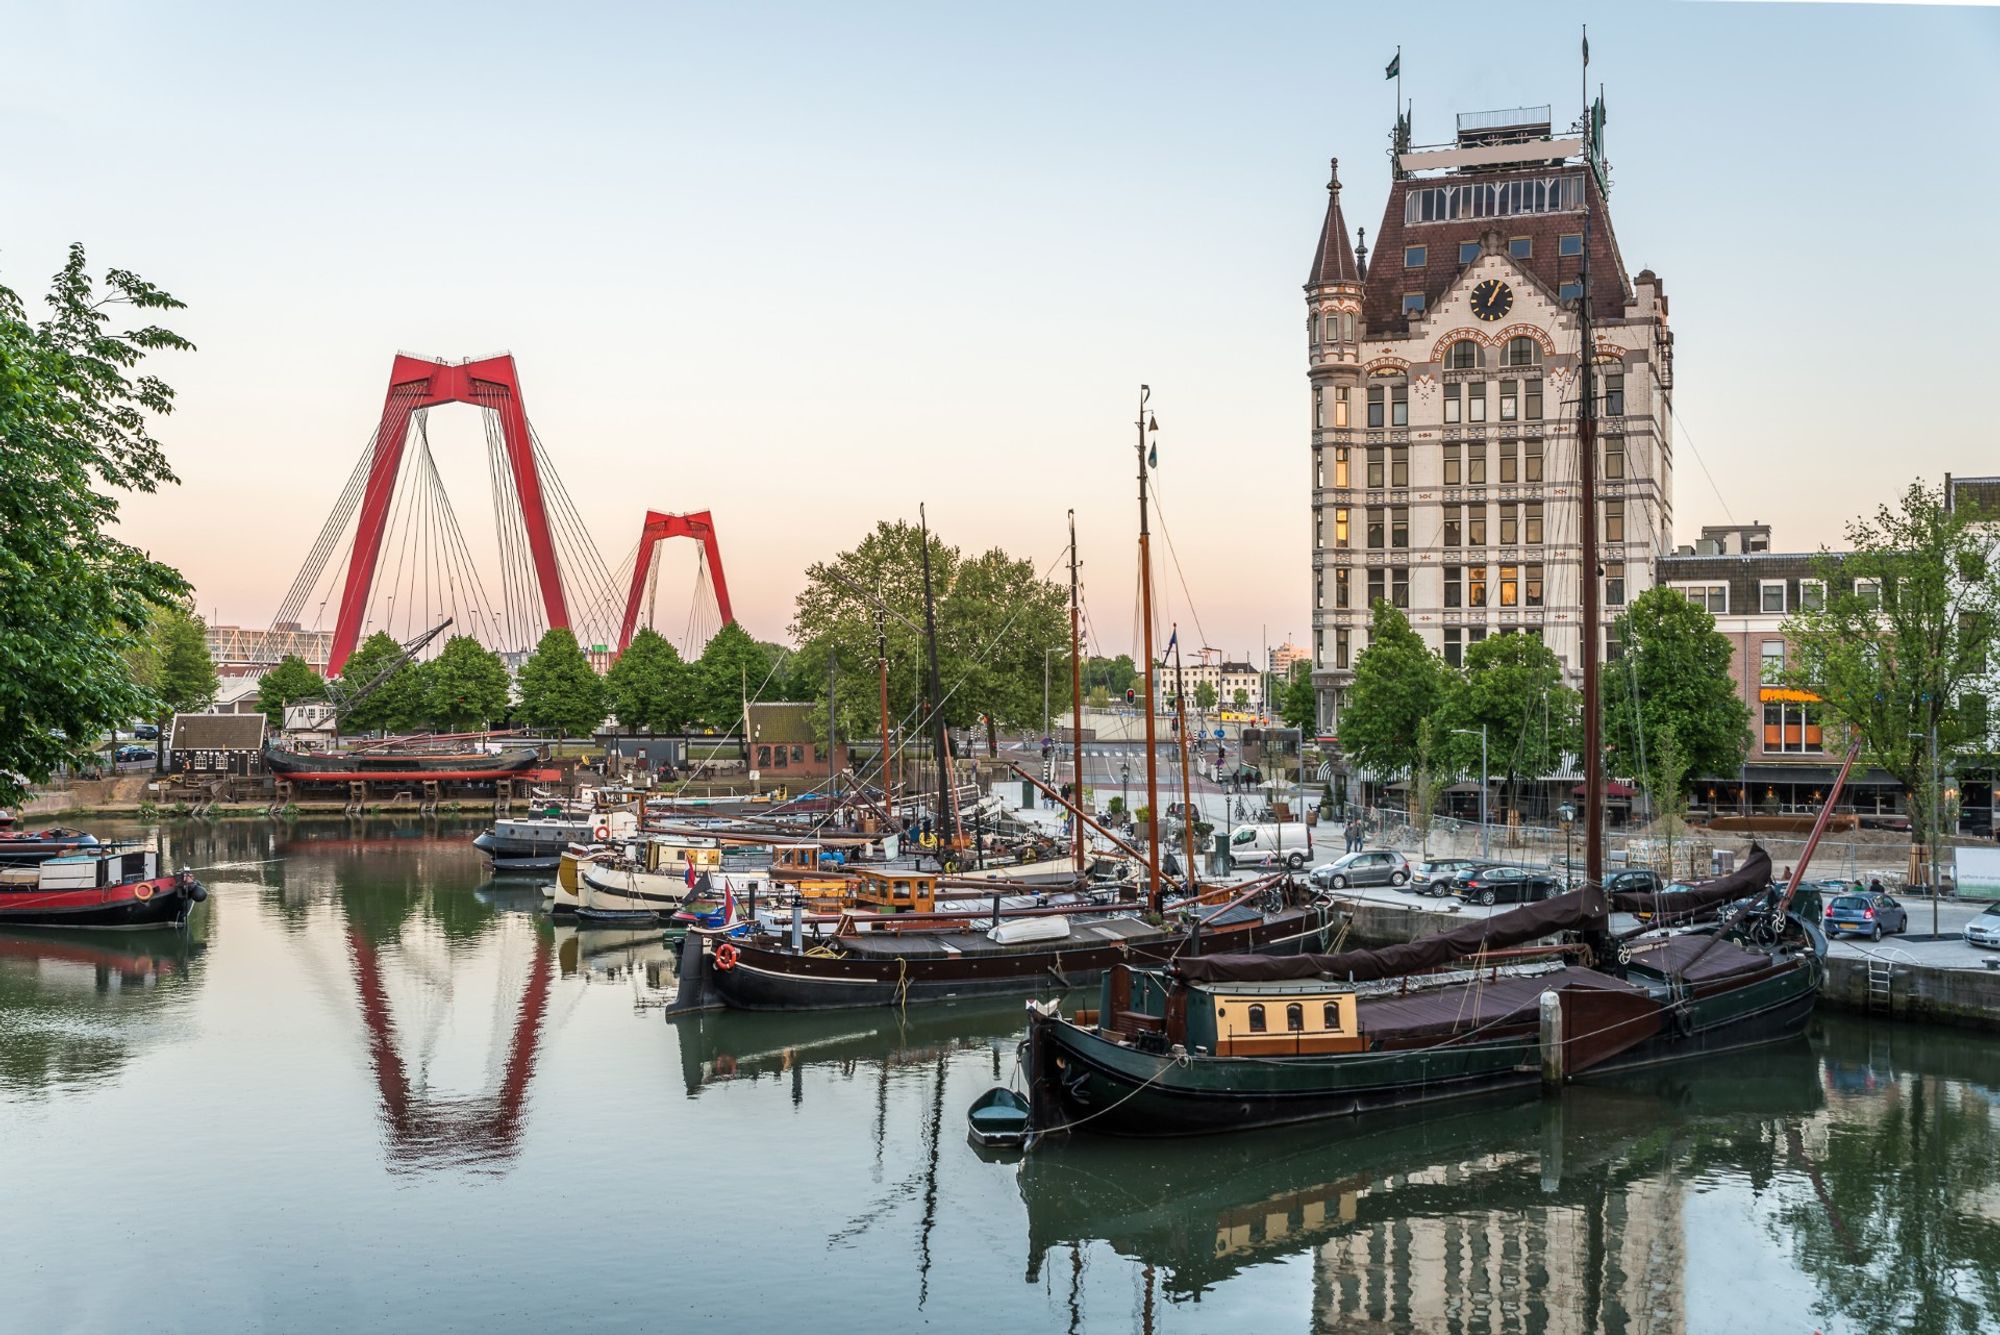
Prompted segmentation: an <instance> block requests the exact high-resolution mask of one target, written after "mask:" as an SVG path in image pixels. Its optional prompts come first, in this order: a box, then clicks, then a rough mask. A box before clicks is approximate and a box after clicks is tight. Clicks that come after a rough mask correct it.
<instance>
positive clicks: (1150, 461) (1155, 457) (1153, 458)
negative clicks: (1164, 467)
mask: <svg viewBox="0 0 2000 1335" xmlns="http://www.w3.org/2000/svg"><path fill="white" fill-rule="evenodd" d="M1159 466H1160V447H1159V446H1158V445H1154V446H1153V447H1152V448H1151V449H1149V450H1147V451H1146V467H1148V468H1158V467H1159Z"/></svg>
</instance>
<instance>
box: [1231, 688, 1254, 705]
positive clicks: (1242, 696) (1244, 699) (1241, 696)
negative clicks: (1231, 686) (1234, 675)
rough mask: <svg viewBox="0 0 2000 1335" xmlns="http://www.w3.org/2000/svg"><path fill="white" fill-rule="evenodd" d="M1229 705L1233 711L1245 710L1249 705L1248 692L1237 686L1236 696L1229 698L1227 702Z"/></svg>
mask: <svg viewBox="0 0 2000 1335" xmlns="http://www.w3.org/2000/svg"><path fill="white" fill-rule="evenodd" d="M1229 703H1230V706H1231V707H1232V708H1234V709H1247V708H1249V705H1250V692H1248V691H1246V690H1244V689H1243V688H1242V687H1241V686H1238V687H1237V688H1236V694H1235V695H1234V696H1232V697H1230V701H1229Z"/></svg>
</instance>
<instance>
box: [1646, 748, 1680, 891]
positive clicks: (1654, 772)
mask: <svg viewBox="0 0 2000 1335" xmlns="http://www.w3.org/2000/svg"><path fill="white" fill-rule="evenodd" d="M1651 745H1652V750H1650V751H1648V752H1647V754H1646V760H1647V770H1648V772H1647V776H1646V779H1647V783H1646V786H1647V788H1648V789H1649V790H1650V792H1651V795H1652V799H1653V817H1654V819H1655V820H1656V821H1657V822H1658V823H1659V830H1660V835H1661V837H1662V838H1663V839H1665V841H1666V845H1667V874H1668V875H1669V876H1676V875H1678V874H1679V873H1678V872H1677V871H1676V870H1675V868H1674V839H1675V837H1676V836H1678V835H1679V834H1680V833H1681V830H1682V829H1683V826H1684V818H1685V816H1686V814H1687V793H1686V788H1687V775H1688V760H1687V752H1686V751H1684V750H1683V749H1682V747H1681V739H1680V731H1679V729H1677V728H1675V727H1674V725H1673V724H1671V723H1669V724H1668V725H1667V726H1665V727H1663V728H1661V729H1660V731H1659V733H1658V735H1657V736H1655V737H1654V738H1653V741H1652V743H1651Z"/></svg>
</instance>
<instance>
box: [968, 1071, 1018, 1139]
mask: <svg viewBox="0 0 2000 1335" xmlns="http://www.w3.org/2000/svg"><path fill="white" fill-rule="evenodd" d="M965 1121H966V1134H967V1135H968V1136H970V1137H971V1139H972V1143H973V1144H975V1145H980V1146H983V1147H985V1148H988V1149H1016V1148H1019V1147H1020V1145H1021V1144H1022V1142H1023V1141H1025V1140H1026V1139H1027V1136H1028V1101H1027V1100H1026V1099H1025V1098H1022V1097H1021V1096H1020V1095H1019V1094H1016V1093H1015V1092H1014V1091H1013V1090H1011V1089H1008V1088H1007V1087H1006V1086H1005V1085H996V1086H995V1087H994V1088H992V1089H989V1090H987V1091H986V1092H985V1093H984V1094H981V1095H980V1096H979V1097H978V1098H977V1099H975V1100H973V1103H972V1107H971V1108H970V1109H969V1110H968V1111H967V1112H966V1114H965Z"/></svg>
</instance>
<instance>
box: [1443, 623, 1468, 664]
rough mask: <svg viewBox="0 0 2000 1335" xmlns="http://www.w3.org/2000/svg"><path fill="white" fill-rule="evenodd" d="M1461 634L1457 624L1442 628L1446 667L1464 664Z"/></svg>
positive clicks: (1462, 637) (1463, 647)
mask: <svg viewBox="0 0 2000 1335" xmlns="http://www.w3.org/2000/svg"><path fill="white" fill-rule="evenodd" d="M1464 638H1465V637H1464V636H1463V634H1461V633H1460V631H1459V629H1458V627H1457V626H1446V627H1445V628H1444V661H1445V666H1446V667H1464V666H1465V645H1464V643H1463V640H1464Z"/></svg>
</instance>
